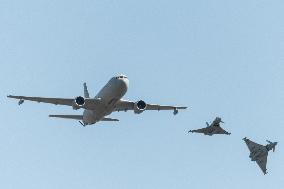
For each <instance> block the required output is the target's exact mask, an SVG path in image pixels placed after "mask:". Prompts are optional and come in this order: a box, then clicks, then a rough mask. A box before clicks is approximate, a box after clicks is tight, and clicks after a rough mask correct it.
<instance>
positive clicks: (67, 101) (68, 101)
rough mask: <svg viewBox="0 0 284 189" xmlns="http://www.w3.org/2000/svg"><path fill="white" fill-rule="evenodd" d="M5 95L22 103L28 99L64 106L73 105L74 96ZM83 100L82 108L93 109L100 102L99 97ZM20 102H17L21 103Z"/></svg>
mask: <svg viewBox="0 0 284 189" xmlns="http://www.w3.org/2000/svg"><path fill="white" fill-rule="evenodd" d="M7 97H8V98H14V99H19V100H20V102H21V103H23V102H24V100H29V101H34V102H42V103H48V104H55V105H65V106H73V105H74V100H75V99H74V98H44V97H29V96H13V95H9V96H7ZM84 100H85V104H84V106H82V108H85V109H93V108H94V107H95V106H97V105H98V104H99V103H100V100H99V99H91V98H87V99H84ZM20 102H19V104H21V103H20Z"/></svg>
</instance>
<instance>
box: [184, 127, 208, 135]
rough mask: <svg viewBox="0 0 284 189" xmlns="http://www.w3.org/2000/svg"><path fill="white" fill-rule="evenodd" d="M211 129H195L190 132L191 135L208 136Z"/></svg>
mask: <svg viewBox="0 0 284 189" xmlns="http://www.w3.org/2000/svg"><path fill="white" fill-rule="evenodd" d="M210 131H211V130H210V129H209V128H208V127H206V128H201V129H195V130H190V131H189V132H191V133H205V134H208V133H210Z"/></svg>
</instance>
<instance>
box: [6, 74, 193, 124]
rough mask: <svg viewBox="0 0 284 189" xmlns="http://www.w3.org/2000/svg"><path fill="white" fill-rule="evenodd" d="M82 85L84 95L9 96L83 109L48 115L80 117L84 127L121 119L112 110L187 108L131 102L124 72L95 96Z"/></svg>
mask: <svg viewBox="0 0 284 189" xmlns="http://www.w3.org/2000/svg"><path fill="white" fill-rule="evenodd" d="M83 87H84V97H82V96H77V97H75V98H46V97H29V96H14V95H9V96H8V98H14V99H18V100H19V102H18V104H19V105H21V104H23V103H24V101H26V100H29V101H35V102H42V103H49V104H55V105H65V106H71V107H72V108H73V109H74V110H78V109H84V112H83V114H79V115H49V117H55V118H63V119H73V120H78V121H79V122H80V123H81V124H82V125H83V126H87V125H92V124H95V123H97V122H99V121H118V119H114V118H110V117H108V115H110V114H112V113H113V112H119V111H125V112H126V111H128V110H132V111H133V112H134V113H135V114H141V113H142V112H144V111H146V110H157V111H160V110H172V111H173V114H174V115H176V114H177V113H178V111H179V110H182V109H186V108H187V107H184V106H168V105H158V104H148V103H146V102H145V101H143V100H139V101H130V100H124V99H122V97H123V96H124V95H125V94H126V92H127V90H128V87H129V80H128V77H127V76H125V75H122V74H121V75H118V76H115V77H112V78H111V79H110V80H109V82H108V83H107V84H106V85H105V86H104V87H103V88H102V89H101V90H100V91H99V93H98V94H97V95H96V96H95V97H94V98H91V97H90V94H89V91H88V88H87V85H86V83H84V86H83Z"/></svg>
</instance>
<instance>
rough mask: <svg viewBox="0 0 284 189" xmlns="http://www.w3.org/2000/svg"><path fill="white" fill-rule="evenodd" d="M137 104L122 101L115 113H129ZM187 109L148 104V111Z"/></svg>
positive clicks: (116, 107) (118, 103)
mask: <svg viewBox="0 0 284 189" xmlns="http://www.w3.org/2000/svg"><path fill="white" fill-rule="evenodd" d="M134 104H135V102H133V101H128V100H120V101H118V102H117V104H116V106H115V109H114V111H127V110H133V109H134ZM186 108H187V107H183V106H165V105H158V104H147V107H146V110H157V111H160V110H180V109H186Z"/></svg>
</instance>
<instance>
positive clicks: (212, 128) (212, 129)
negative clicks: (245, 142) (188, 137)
mask: <svg viewBox="0 0 284 189" xmlns="http://www.w3.org/2000/svg"><path fill="white" fill-rule="evenodd" d="M220 123H224V122H223V121H222V119H221V118H219V117H216V118H215V120H214V121H213V122H212V123H211V125H209V123H208V122H206V125H207V127H205V128H202V129H196V130H190V131H188V133H190V132H191V133H203V134H204V135H209V136H212V135H215V134H225V135H230V134H231V133H229V132H227V131H225V130H224V129H223V128H222V127H220Z"/></svg>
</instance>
